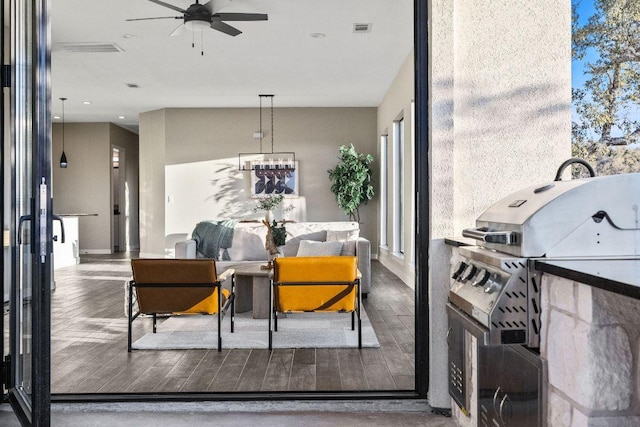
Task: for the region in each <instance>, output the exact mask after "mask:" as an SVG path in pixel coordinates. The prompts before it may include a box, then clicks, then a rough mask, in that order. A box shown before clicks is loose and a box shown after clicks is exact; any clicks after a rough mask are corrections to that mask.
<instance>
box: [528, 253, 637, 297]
mask: <svg viewBox="0 0 640 427" xmlns="http://www.w3.org/2000/svg"><path fill="white" fill-rule="evenodd" d="M531 262H533V267H534V268H535V269H536V270H540V271H542V272H545V273H548V274H552V275H554V276H558V277H562V278H565V279H569V280H573V281H575V282H580V283H584V284H585V285H589V286H593V287H596V288H600V289H604V290H606V291H610V292H615V293H617V294H620V295H625V296H628V297H631V298H635V299H640V258H638V259H586V260H575V259H574V260H539V259H538V260H531Z"/></svg>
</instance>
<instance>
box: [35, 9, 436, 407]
mask: <svg viewBox="0 0 640 427" xmlns="http://www.w3.org/2000/svg"><path fill="white" fill-rule="evenodd" d="M33 1H34V2H35V1H36V0H33ZM41 3H42V4H43V5H46V0H41ZM428 17H429V13H428V0H414V61H415V64H414V73H415V109H416V123H415V135H416V144H415V147H416V148H415V149H416V152H415V153H414V157H415V168H416V169H415V170H416V181H415V185H416V195H415V197H416V212H415V214H416V247H415V251H416V278H415V279H416V294H415V295H416V298H415V304H416V323H415V330H416V336H415V345H416V356H415V357H416V365H415V366H416V368H415V369H416V371H415V388H414V390H413V391H380V392H368V391H366V392H310V393H291V392H283V393H268V392H267V393H242V392H238V393H164V394H135V393H122V394H109V395H104V394H56V395H53V396H52V397H51V400H52V401H53V402H87V401H93V402H95V401H102V402H106V401H132V402H133V401H169V400H170V401H199V400H202V401H207V400H293V399H312V400H327V399H365V398H420V399H426V397H427V392H428V389H429V357H428V355H429V340H430V334H429V296H428V295H429V293H428V286H429V275H428V272H429V214H430V211H429V191H428V189H429V171H428V167H427V165H428V164H429V143H428V141H429V134H428V120H429V114H428V113H429V100H428V96H429V92H428V80H429V79H428ZM38 43H42V45H40V44H39V47H42V46H46V47H47V49H46V55H44V56H43V58H41V59H43V60H44V57H46V60H47V61H48V60H49V54H50V47H49V43H48V40H47V39H46V38H40V37H39V38H38ZM47 84H49V83H48V82H47ZM49 90H50V88H47V94H48V96H49V98H50V95H49ZM49 102H50V101H49V100H47V103H46V104H45V105H47V107H48V106H49ZM43 113H44V112H43ZM46 113H47V114H48V111H47V112H46ZM39 120H44V123H47V125H48V126H50V120H48V119H47V118H46V117H43V116H42V115H39V117H38V121H39ZM41 130H42V131H45V130H48V131H50V129H41ZM49 135H50V133H49ZM47 161H48V162H49V164H48V167H50V159H49V158H48V159H47ZM49 212H50V211H49ZM49 225H50V220H49ZM48 243H49V246H50V245H51V241H49V242H48ZM42 274H47V272H42ZM48 274H50V272H49V273H48ZM43 302H46V304H47V307H46V309H49V303H50V300H46V301H43ZM41 309H43V310H44V309H45V308H44V307H41ZM43 317H46V316H45V315H44V313H43ZM47 327H48V328H49V329H47V331H50V324H47ZM418 332H419V333H418ZM49 345H50V344H49V342H48V340H47V343H46V345H43V346H42V347H40V348H39V349H38V351H39V352H40V353H39V355H40V356H42V357H41V359H42V360H41V361H40V363H41V364H42V366H40V369H45V370H46V375H49V370H48V369H49V368H50V365H49V363H50V359H49V358H50V348H49ZM42 352H46V356H47V357H44V354H43V353H42ZM39 359H40V357H39ZM43 372H44V371H43ZM41 373H42V372H41ZM38 392H39V395H38V396H39V398H40V399H42V402H43V404H44V403H45V402H47V401H48V400H47V399H48V398H49V396H50V389H46V390H45V389H43V390H39V391H38Z"/></svg>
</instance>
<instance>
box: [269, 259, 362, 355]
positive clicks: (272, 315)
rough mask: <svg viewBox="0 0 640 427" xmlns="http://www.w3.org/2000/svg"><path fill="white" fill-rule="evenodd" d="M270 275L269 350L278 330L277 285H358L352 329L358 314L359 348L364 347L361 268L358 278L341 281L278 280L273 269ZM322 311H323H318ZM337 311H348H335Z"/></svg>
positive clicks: (352, 313)
mask: <svg viewBox="0 0 640 427" xmlns="http://www.w3.org/2000/svg"><path fill="white" fill-rule="evenodd" d="M269 277H270V286H269V350H273V332H274V331H275V332H277V331H278V311H277V310H276V306H275V304H274V299H275V294H276V292H277V287H279V286H328V285H344V286H349V285H353V286H356V288H357V292H356V301H357V303H356V308H355V309H354V310H353V311H351V330H352V331H353V330H354V329H355V316H356V314H357V315H358V348H359V349H361V348H362V319H361V315H360V313H361V304H362V288H361V286H360V279H361V277H362V274H361V273H360V270H358V271H357V277H356V280H354V281H352V282H349V281H346V282H345V281H339V282H328V281H320V282H284V281H276V280H275V279H274V272H273V271H272V272H271V273H270V274H269ZM315 312H316V311H308V312H307V313H315ZM318 312H321V311H318ZM335 312H336V313H339V312H342V313H345V312H346V311H338V310H336V311H335Z"/></svg>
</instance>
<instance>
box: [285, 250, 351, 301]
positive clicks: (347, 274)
mask: <svg viewBox="0 0 640 427" xmlns="http://www.w3.org/2000/svg"><path fill="white" fill-rule="evenodd" d="M357 277H358V259H357V257H354V256H335V257H290V258H276V260H275V263H274V282H275V283H276V284H279V285H277V286H276V289H275V306H276V310H277V311H279V312H296V311H354V310H355V309H356V302H357V287H356V286H354V285H353V282H355V280H356V279H357ZM287 283H290V284H289V285H287ZM295 283H309V284H305V285H296V284H295ZM332 300H334V301H333V302H332Z"/></svg>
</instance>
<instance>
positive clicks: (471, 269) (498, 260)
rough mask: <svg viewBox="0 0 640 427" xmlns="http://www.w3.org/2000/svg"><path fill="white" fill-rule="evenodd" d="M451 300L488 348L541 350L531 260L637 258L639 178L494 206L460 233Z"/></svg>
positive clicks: (606, 180) (548, 187) (581, 182)
mask: <svg viewBox="0 0 640 427" xmlns="http://www.w3.org/2000/svg"><path fill="white" fill-rule="evenodd" d="M462 234H463V236H465V237H470V238H473V239H476V240H477V241H478V246H477V247H471V248H461V249H460V255H461V256H462V261H460V263H459V264H458V265H457V266H456V267H455V269H454V273H453V277H452V280H453V283H452V286H451V291H450V293H449V299H450V302H451V304H452V305H453V306H454V307H451V309H456V310H459V311H462V312H463V313H466V315H468V316H471V317H472V318H473V319H474V320H475V321H476V322H478V323H479V324H480V325H482V326H483V327H484V328H486V331H484V334H486V335H482V334H480V335H478V336H479V337H482V341H483V342H485V343H486V344H489V345H498V344H525V345H528V346H529V347H538V346H539V332H540V331H539V326H540V320H539V318H540V295H539V290H540V289H539V275H538V273H537V272H536V271H534V270H532V269H530V268H529V260H530V259H536V258H542V257H546V258H554V259H556V258H585V257H598V258H602V257H616V258H617V257H633V256H637V255H638V254H639V253H640V174H627V175H612V176H604V177H597V178H596V177H592V178H585V179H576V180H570V181H555V182H553V183H550V184H544V185H538V186H535V187H530V188H526V189H524V190H520V191H518V192H516V193H513V194H511V195H510V196H508V197H505V198H504V199H502V200H500V201H499V202H497V203H496V204H494V205H493V206H491V207H490V208H489V209H487V210H486V211H485V212H484V213H483V214H482V215H480V217H479V218H478V219H477V221H476V228H472V229H467V230H464V231H463V233H462Z"/></svg>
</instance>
